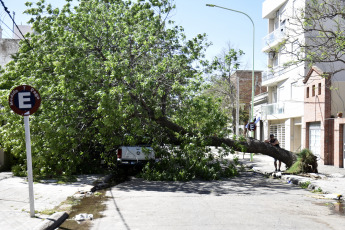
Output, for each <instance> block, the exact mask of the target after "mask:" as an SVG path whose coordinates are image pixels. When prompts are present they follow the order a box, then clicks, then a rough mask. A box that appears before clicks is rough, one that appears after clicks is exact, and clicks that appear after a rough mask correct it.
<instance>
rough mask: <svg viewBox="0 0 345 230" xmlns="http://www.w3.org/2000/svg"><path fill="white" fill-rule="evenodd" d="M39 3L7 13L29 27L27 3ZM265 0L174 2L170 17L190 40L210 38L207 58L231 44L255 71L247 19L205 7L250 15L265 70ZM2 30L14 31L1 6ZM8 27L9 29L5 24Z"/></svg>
mask: <svg viewBox="0 0 345 230" xmlns="http://www.w3.org/2000/svg"><path fill="white" fill-rule="evenodd" d="M27 1H31V2H36V1H37V0H3V2H4V3H5V5H6V7H7V8H8V10H9V11H10V12H11V14H12V12H13V11H14V12H15V21H16V23H17V24H18V25H20V24H23V25H24V24H27V23H26V22H27V21H28V20H29V17H28V16H26V15H23V14H22V12H23V11H24V10H25V9H26V6H25V5H24V4H25V2H27ZM46 2H49V3H52V5H53V6H57V7H61V6H62V5H64V3H65V1H64V0H46ZM263 2H264V0H175V4H176V9H175V11H174V12H173V13H172V14H171V19H172V20H174V21H175V22H176V24H178V25H181V26H182V27H184V29H185V33H186V35H187V38H192V37H194V36H196V35H197V34H200V33H206V34H207V35H208V41H210V42H212V43H213V45H212V46H211V47H210V48H208V51H207V53H206V55H207V58H209V59H211V58H212V57H213V56H216V55H218V54H220V53H221V51H222V49H224V48H225V47H227V44H228V43H230V44H231V46H232V47H233V48H235V49H241V50H243V51H244V52H245V56H244V58H243V59H242V66H241V69H248V70H251V69H252V57H253V56H252V55H253V52H252V50H253V26H252V23H251V21H250V19H249V18H248V17H246V16H245V15H243V14H240V13H236V12H232V11H228V10H224V9H220V8H212V7H207V6H206V4H207V3H208V4H215V5H218V6H222V7H225V8H231V9H234V10H238V11H242V12H244V13H246V14H248V15H249V16H250V17H251V18H252V20H253V21H254V24H255V52H254V57H255V61H254V64H255V69H256V70H265V69H266V60H267V56H266V55H265V54H263V53H262V52H261V49H262V38H263V37H264V36H265V35H266V34H267V20H265V19H262V17H261V15H262V3H263ZM0 18H1V22H0V23H1V24H0V25H1V27H2V29H3V30H4V31H3V37H10V34H11V32H10V30H9V29H8V28H7V27H6V25H8V26H9V27H10V28H12V23H11V21H10V19H9V16H8V15H7V14H6V13H5V12H4V9H3V8H2V6H0ZM4 23H6V25H5V24H4Z"/></svg>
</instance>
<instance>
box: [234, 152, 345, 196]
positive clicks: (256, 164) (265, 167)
mask: <svg viewBox="0 0 345 230" xmlns="http://www.w3.org/2000/svg"><path fill="white" fill-rule="evenodd" d="M239 160H240V162H241V163H243V164H245V165H246V166H249V167H251V168H252V169H253V170H254V171H257V172H261V173H263V174H271V173H273V172H274V164H273V162H274V160H273V158H272V157H269V156H266V155H261V154H255V155H254V157H253V162H251V161H250V155H249V154H245V155H244V159H243V154H239ZM285 169H286V168H285V164H284V163H282V167H281V170H282V175H281V178H282V179H283V180H286V181H287V182H288V183H289V182H290V183H291V182H292V183H294V184H298V183H300V182H307V181H309V182H310V184H311V185H312V186H314V187H315V189H318V188H320V189H322V191H323V192H324V193H329V194H341V195H342V196H343V198H344V197H345V168H337V167H335V166H329V165H321V164H319V165H318V171H319V173H317V174H315V173H309V174H306V175H305V176H295V175H284V171H285Z"/></svg>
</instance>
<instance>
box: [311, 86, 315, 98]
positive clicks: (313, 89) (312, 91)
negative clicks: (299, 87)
mask: <svg viewBox="0 0 345 230" xmlns="http://www.w3.org/2000/svg"><path fill="white" fill-rule="evenodd" d="M311 95H312V97H315V85H313V86H312V89H311Z"/></svg>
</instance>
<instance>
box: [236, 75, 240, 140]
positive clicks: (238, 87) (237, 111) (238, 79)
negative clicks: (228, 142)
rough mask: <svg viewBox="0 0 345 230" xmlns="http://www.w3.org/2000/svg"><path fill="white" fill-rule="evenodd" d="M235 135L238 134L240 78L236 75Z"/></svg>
mask: <svg viewBox="0 0 345 230" xmlns="http://www.w3.org/2000/svg"><path fill="white" fill-rule="evenodd" d="M236 84H237V87H236V136H237V137H238V136H239V135H240V132H239V128H240V127H239V126H240V78H239V76H236Z"/></svg>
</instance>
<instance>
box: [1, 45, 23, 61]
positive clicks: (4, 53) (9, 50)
mask: <svg viewBox="0 0 345 230" xmlns="http://www.w3.org/2000/svg"><path fill="white" fill-rule="evenodd" d="M19 41H20V40H18V39H0V65H1V66H4V65H6V64H7V63H8V62H9V61H11V60H12V59H11V55H12V54H15V53H16V52H17V51H18V49H19Z"/></svg>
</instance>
